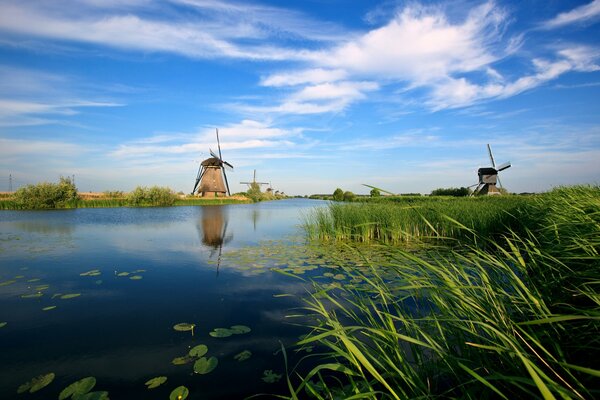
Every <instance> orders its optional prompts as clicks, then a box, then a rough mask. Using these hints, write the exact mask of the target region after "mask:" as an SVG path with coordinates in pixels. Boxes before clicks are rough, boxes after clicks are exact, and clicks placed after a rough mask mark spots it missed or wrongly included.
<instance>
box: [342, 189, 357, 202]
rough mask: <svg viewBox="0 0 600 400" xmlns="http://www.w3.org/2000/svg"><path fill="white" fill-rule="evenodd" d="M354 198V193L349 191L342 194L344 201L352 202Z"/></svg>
mask: <svg viewBox="0 0 600 400" xmlns="http://www.w3.org/2000/svg"><path fill="white" fill-rule="evenodd" d="M354 197H355V195H354V193H352V192H350V191H347V192H344V201H352V200H354Z"/></svg>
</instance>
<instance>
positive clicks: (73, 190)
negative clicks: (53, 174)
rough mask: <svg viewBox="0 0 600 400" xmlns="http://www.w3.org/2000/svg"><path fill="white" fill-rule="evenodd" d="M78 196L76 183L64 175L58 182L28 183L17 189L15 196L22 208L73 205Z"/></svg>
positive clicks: (16, 201) (19, 206)
mask: <svg viewBox="0 0 600 400" xmlns="http://www.w3.org/2000/svg"><path fill="white" fill-rule="evenodd" d="M78 198H79V196H78V194H77V187H76V186H75V184H74V183H73V182H72V181H71V179H70V178H63V177H61V178H60V181H59V182H58V183H48V182H42V183H38V184H37V185H27V186H25V187H22V188H20V189H19V190H17V191H16V192H15V195H14V197H13V199H14V201H15V203H16V204H17V206H18V208H22V209H49V208H66V207H73V206H75V205H76V204H75V202H76V201H77V199H78Z"/></svg>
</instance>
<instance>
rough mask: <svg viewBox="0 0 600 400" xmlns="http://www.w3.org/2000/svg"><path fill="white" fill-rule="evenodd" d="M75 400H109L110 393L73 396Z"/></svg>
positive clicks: (101, 392)
mask: <svg viewBox="0 0 600 400" xmlns="http://www.w3.org/2000/svg"><path fill="white" fill-rule="evenodd" d="M73 399H74V400H109V399H108V392H105V391H98V392H90V393H86V394H82V395H80V396H73Z"/></svg>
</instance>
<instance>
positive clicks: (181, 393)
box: [169, 386, 190, 400]
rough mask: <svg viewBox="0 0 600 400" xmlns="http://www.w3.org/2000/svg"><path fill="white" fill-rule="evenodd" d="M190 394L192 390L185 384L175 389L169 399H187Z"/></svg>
mask: <svg viewBox="0 0 600 400" xmlns="http://www.w3.org/2000/svg"><path fill="white" fill-rule="evenodd" d="M189 395H190V391H189V390H188V388H186V387H185V386H179V387H176V388H175V389H173V391H172V392H171V394H170V395H169V400H185V399H187V397H188V396H189Z"/></svg>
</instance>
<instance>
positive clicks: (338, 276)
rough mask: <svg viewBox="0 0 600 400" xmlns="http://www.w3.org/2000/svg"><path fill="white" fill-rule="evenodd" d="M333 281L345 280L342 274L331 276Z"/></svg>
mask: <svg viewBox="0 0 600 400" xmlns="http://www.w3.org/2000/svg"><path fill="white" fill-rule="evenodd" d="M333 279H335V280H338V281H342V280H344V279H346V275H344V274H335V275H334V276H333Z"/></svg>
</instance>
